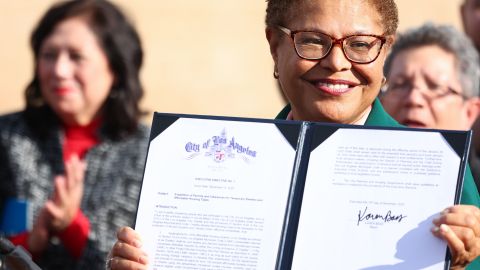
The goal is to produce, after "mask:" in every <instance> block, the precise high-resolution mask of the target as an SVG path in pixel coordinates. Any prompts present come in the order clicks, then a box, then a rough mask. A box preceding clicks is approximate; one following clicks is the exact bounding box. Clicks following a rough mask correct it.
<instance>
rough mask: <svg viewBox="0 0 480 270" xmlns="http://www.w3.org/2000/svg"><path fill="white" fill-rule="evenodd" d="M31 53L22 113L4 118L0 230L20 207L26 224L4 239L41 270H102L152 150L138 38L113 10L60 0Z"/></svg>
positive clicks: (93, 2)
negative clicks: (144, 118) (24, 208)
mask: <svg viewBox="0 0 480 270" xmlns="http://www.w3.org/2000/svg"><path fill="white" fill-rule="evenodd" d="M31 48H32V50H33V54H34V61H35V70H34V76H33V79H32V81H31V82H30V84H29V85H28V87H27V89H26V91H25V98H26V108H25V110H23V111H21V112H16V113H12V114H9V115H4V116H1V117H0V219H2V220H1V222H0V224H8V222H9V221H11V220H13V219H15V216H16V215H21V213H18V212H15V213H12V211H11V209H10V208H11V207H13V206H12V205H15V203H18V202H20V201H23V202H26V204H27V205H28V209H29V210H27V212H28V213H24V214H29V213H31V216H30V217H29V219H27V224H26V225H25V226H20V227H19V228H13V229H12V228H9V229H8V230H7V229H5V228H6V227H5V226H4V228H3V233H4V234H8V236H9V238H10V239H11V240H12V242H14V243H15V244H17V245H23V246H24V247H25V248H26V249H27V250H29V251H30V252H31V253H32V254H33V256H34V259H35V261H36V262H37V263H38V264H39V265H40V267H41V268H42V269H45V270H48V269H103V268H104V261H105V256H106V254H107V252H108V250H109V248H110V247H111V246H112V243H113V242H114V240H115V236H114V234H113V233H112V231H115V230H116V229H117V228H118V227H120V226H125V225H129V224H133V222H134V218H135V211H136V205H137V200H138V194H139V191H140V186H141V179H142V173H143V166H144V160H145V153H146V147H147V143H148V134H149V132H148V128H146V127H145V126H143V125H142V124H140V117H141V115H142V111H141V110H140V107H139V101H140V99H141V97H142V95H143V89H142V85H141V83H140V78H139V71H140V67H141V65H142V58H143V52H142V48H141V42H140V38H139V36H138V34H137V32H136V30H135V29H134V27H133V26H132V25H131V24H130V22H129V21H128V19H127V18H126V17H125V16H124V14H123V13H122V12H121V11H120V10H119V9H118V8H117V7H116V6H114V5H113V4H112V3H110V2H108V1H103V0H82V1H66V2H59V3H57V4H55V5H54V6H52V7H51V8H50V9H49V10H48V11H47V12H46V13H45V14H44V16H43V17H42V18H41V20H40V22H39V23H38V25H37V27H36V28H35V30H34V31H33V33H32V36H31ZM9 209H10V210H9ZM28 220H30V221H31V222H28ZM0 229H2V228H1V227H0Z"/></svg>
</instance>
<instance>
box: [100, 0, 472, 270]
mask: <svg viewBox="0 0 480 270" xmlns="http://www.w3.org/2000/svg"><path fill="white" fill-rule="evenodd" d="M397 25H398V11H397V7H396V4H395V2H394V1H393V0H369V1H363V0H342V1H339V0H312V1H301V0H269V1H268V4H267V16H266V37H267V40H268V43H269V46H270V53H271V56H272V58H273V62H274V69H273V76H274V77H275V78H276V79H277V80H278V82H279V85H280V86H281V89H282V91H283V93H284V94H285V97H286V98H287V100H288V103H289V104H288V105H287V106H286V107H285V108H284V109H283V110H282V111H281V113H280V114H279V115H278V116H277V118H281V119H292V120H307V121H318V122H330V123H341V124H354V125H367V126H368V125H375V126H400V125H399V124H398V123H397V122H396V121H395V120H394V119H393V118H391V117H390V116H389V115H388V114H387V113H386V112H385V111H384V109H383V107H382V105H381V104H380V101H379V100H378V99H377V96H378V93H379V92H380V88H381V87H382V85H383V84H384V82H385V78H384V76H383V64H384V61H385V59H386V57H387V54H388V51H389V49H390V47H391V46H392V44H393V42H394V39H395V33H396V30H397ZM309 166H314V164H310V165H309ZM461 202H462V204H463V205H456V206H452V207H449V208H447V209H438V210H439V211H441V212H440V214H439V216H438V217H437V218H435V219H434V221H433V224H432V233H433V234H434V235H435V236H438V237H440V238H441V239H444V240H445V241H446V243H447V244H448V246H449V248H450V251H451V253H452V264H451V269H464V268H465V267H466V266H467V265H468V264H471V263H472V261H474V260H475V258H476V257H477V256H478V255H479V254H480V210H479V209H478V205H479V195H478V191H477V188H476V186H475V183H474V182H473V179H472V176H471V173H470V170H467V173H466V177H465V180H464V186H463V193H462V198H461ZM467 204H468V205H467ZM332 207H335V205H332ZM442 210H443V211H442ZM117 238H118V241H117V242H116V243H115V245H114V246H113V248H112V250H111V253H110V255H109V258H108V260H107V261H106V264H107V268H108V269H114V270H119V269H147V267H148V266H147V265H148V259H147V257H148V256H154V254H145V252H143V251H142V249H141V241H140V238H139V236H138V234H137V233H136V232H135V231H134V230H132V229H131V228H128V227H123V228H120V229H119V230H118V232H117ZM345 244H346V245H348V242H346V243H345ZM348 256H350V254H345V258H346V259H348ZM318 258H319V259H320V260H328V259H329V258H322V254H318ZM151 262H153V263H155V261H154V260H151ZM471 265H472V266H471V267H472V269H475V267H476V266H475V265H474V264H471ZM337 269H342V262H338V268H337ZM476 269H478V268H476Z"/></svg>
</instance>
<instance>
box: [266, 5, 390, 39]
mask: <svg viewBox="0 0 480 270" xmlns="http://www.w3.org/2000/svg"><path fill="white" fill-rule="evenodd" d="M266 1H267V2H268V4H267V16H266V18H265V23H266V24H267V26H275V25H282V26H287V25H285V24H286V23H287V20H289V19H290V18H291V16H292V15H293V14H291V12H292V11H293V12H294V11H295V10H296V9H295V7H296V6H297V5H299V4H301V3H308V2H309V1H305V0H266ZM367 2H368V3H370V4H371V5H372V6H373V7H375V9H376V10H377V11H378V13H379V14H380V17H381V18H382V24H383V28H384V34H385V35H393V34H395V32H396V31H397V28H398V9H397V5H396V4H395V2H394V0H368V1H367Z"/></svg>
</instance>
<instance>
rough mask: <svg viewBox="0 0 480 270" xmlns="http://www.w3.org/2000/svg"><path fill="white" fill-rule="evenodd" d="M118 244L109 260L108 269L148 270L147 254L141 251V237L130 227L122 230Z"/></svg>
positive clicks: (111, 252) (120, 230)
mask: <svg viewBox="0 0 480 270" xmlns="http://www.w3.org/2000/svg"><path fill="white" fill-rule="evenodd" d="M117 239H118V240H117V242H116V243H115V244H114V245H113V248H112V250H111V251H110V254H109V255H108V259H107V269H113V270H133V269H135V270H139V269H147V263H148V259H147V254H146V253H145V252H144V251H143V250H141V249H140V248H141V246H142V242H141V240H140V236H139V235H138V233H137V232H135V231H134V230H133V229H132V228H130V227H123V228H120V229H119V230H118V232H117Z"/></svg>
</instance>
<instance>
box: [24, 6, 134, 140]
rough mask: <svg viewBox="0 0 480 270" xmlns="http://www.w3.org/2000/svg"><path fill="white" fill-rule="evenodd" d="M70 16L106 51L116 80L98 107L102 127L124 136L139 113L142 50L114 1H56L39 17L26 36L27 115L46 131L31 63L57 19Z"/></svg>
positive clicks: (47, 115) (50, 117)
mask: <svg viewBox="0 0 480 270" xmlns="http://www.w3.org/2000/svg"><path fill="white" fill-rule="evenodd" d="M73 17H80V18H82V19H85V22H86V23H87V24H88V25H89V27H90V28H91V30H92V31H93V33H94V34H95V36H96V37H97V40H98V41H99V44H100V46H101V48H102V49H103V52H104V53H105V55H106V56H107V59H108V62H109V65H110V68H111V70H112V72H113V73H114V77H115V81H114V84H113V86H112V89H110V95H109V96H108V98H107V100H106V102H105V105H104V108H103V110H104V111H103V121H104V129H105V133H106V135H107V136H108V137H110V138H111V139H120V138H123V137H125V136H127V135H129V134H131V133H133V132H135V131H136V130H137V127H138V123H139V121H140V117H141V116H142V115H143V112H142V111H141V109H140V105H139V102H140V99H141V98H142V96H143V87H142V85H141V82H140V76H139V72H140V68H141V66H142V61H143V51H142V47H141V41H140V38H139V36H138V33H137V32H136V30H135V28H134V27H133V26H132V24H131V23H130V22H129V21H128V19H127V18H126V16H125V15H124V14H123V13H122V11H121V10H120V9H119V8H118V7H116V6H115V5H113V4H112V3H110V2H108V1H106V0H70V1H66V2H59V3H57V4H55V5H53V6H52V7H51V8H50V9H49V10H48V11H47V12H46V13H45V15H44V16H43V17H42V18H41V19H40V22H39V23H38V25H37V27H36V28H35V29H34V31H33V33H32V36H31V40H30V45H31V48H32V50H33V54H34V57H35V71H34V77H33V79H32V81H31V82H30V84H29V85H28V86H27V89H26V91H25V98H26V115H27V119H28V120H29V123H30V124H31V125H32V127H33V128H34V130H36V131H38V132H39V133H40V134H45V132H48V130H46V129H47V128H48V124H47V123H46V122H48V121H56V120H55V119H56V118H57V117H55V116H54V113H53V111H52V110H51V108H49V106H48V105H46V104H45V102H44V100H43V98H42V94H41V91H40V84H39V78H38V74H37V72H36V70H37V67H36V66H37V64H38V63H37V62H38V57H39V52H40V48H41V46H42V44H43V42H44V41H45V39H46V38H47V37H48V36H49V35H50V34H51V33H52V31H53V30H54V29H55V27H56V26H57V25H58V24H59V23H61V22H62V21H64V20H66V19H69V18H73Z"/></svg>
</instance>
